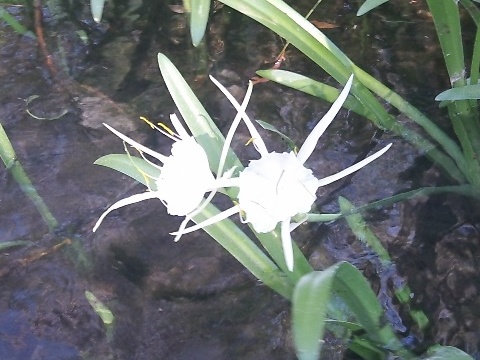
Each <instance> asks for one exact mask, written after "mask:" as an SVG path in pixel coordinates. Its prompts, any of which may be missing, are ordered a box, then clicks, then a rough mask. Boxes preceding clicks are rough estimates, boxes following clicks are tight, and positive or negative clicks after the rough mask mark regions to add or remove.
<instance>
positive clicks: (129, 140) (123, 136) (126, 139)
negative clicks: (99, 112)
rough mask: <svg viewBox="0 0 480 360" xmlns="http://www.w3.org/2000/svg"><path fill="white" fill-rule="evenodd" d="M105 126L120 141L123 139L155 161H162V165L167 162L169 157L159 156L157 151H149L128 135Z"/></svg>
mask: <svg viewBox="0 0 480 360" xmlns="http://www.w3.org/2000/svg"><path fill="white" fill-rule="evenodd" d="M103 125H105V127H106V128H107V129H108V130H110V131H111V132H113V133H114V134H115V135H117V136H118V137H119V138H120V139H122V140H123V141H125V142H126V143H127V144H130V145H132V146H133V147H134V148H136V149H138V150H140V151H143V152H144V153H145V154H148V155H150V156H153V157H154V158H155V159H158V160H160V161H161V162H162V163H164V162H165V160H166V159H167V156H164V155H162V154H159V153H157V152H156V151H153V150H151V149H149V148H148V147H146V146H143V145H142V144H139V143H138V142H136V141H135V140H132V139H130V138H129V137H128V136H126V135H123V134H122V133H121V132H119V131H117V130H115V129H114V128H112V127H111V126H110V125H108V124H105V123H104V124H103Z"/></svg>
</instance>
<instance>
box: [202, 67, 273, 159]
mask: <svg viewBox="0 0 480 360" xmlns="http://www.w3.org/2000/svg"><path fill="white" fill-rule="evenodd" d="M210 79H211V80H212V82H213V83H214V84H215V85H217V87H218V88H219V89H220V91H221V92H222V93H223V94H224V95H225V96H226V98H227V99H228V100H229V101H230V103H231V104H232V105H233V107H234V108H235V110H237V111H238V113H239V114H240V115H241V116H242V117H243V120H244V121H245V125H247V128H248V131H249V132H250V135H251V136H252V141H253V144H254V145H255V148H256V149H257V151H258V152H259V153H260V155H261V156H263V155H266V154H267V153H268V150H267V147H266V146H265V143H264V142H263V139H262V137H261V136H260V134H259V132H258V131H257V129H256V128H255V126H254V125H253V123H252V121H251V120H250V118H249V117H248V115H247V114H246V113H245V111H244V110H242V107H241V106H240V104H239V103H238V101H237V100H236V99H235V98H234V97H233V96H232V94H230V93H229V92H228V90H227V89H226V88H225V87H224V86H223V85H222V84H220V83H219V82H218V81H217V80H216V79H215V78H214V77H212V76H210Z"/></svg>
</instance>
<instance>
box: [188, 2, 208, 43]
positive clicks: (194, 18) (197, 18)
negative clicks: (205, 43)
mask: <svg viewBox="0 0 480 360" xmlns="http://www.w3.org/2000/svg"><path fill="white" fill-rule="evenodd" d="M191 7H192V8H191V13H190V35H191V37H192V44H193V46H195V47H197V46H198V45H199V44H200V42H201V41H202V39H203V37H204V35H205V30H206V28H207V23H208V16H209V14H210V0H192V3H191Z"/></svg>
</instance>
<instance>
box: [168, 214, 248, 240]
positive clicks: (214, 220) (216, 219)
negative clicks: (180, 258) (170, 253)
mask: <svg viewBox="0 0 480 360" xmlns="http://www.w3.org/2000/svg"><path fill="white" fill-rule="evenodd" d="M239 212H240V208H239V207H238V206H233V207H231V208H230V209H228V210H225V211H222V212H221V213H219V214H217V215H215V216H212V217H211V218H208V219H207V220H205V221H203V222H201V223H199V224H196V225H194V226H190V227H189V228H186V229H183V231H182V232H180V231H175V232H173V233H170V235H175V239H174V240H175V241H178V240H179V239H180V237H181V236H182V235H185V234H188V233H191V232H194V231H196V230H199V229H203V228H204V227H206V226H209V225H213V224H215V223H217V222H220V221H222V220H225V219H226V218H228V217H230V216H232V215H234V214H237V213H239Z"/></svg>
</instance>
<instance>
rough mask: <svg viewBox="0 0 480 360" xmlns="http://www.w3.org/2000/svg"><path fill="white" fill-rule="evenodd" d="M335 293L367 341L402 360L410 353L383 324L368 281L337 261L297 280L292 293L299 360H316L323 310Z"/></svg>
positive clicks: (320, 339) (391, 330) (324, 317)
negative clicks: (326, 267)
mask: <svg viewBox="0 0 480 360" xmlns="http://www.w3.org/2000/svg"><path fill="white" fill-rule="evenodd" d="M334 293H336V294H338V295H339V296H340V297H341V298H342V299H343V300H344V301H345V303H346V304H347V306H348V307H349V308H350V310H351V311H352V312H353V313H354V314H355V316H356V318H357V322H358V323H359V324H360V325H361V326H363V328H364V329H365V331H366V333H367V335H368V339H369V340H370V342H372V343H375V344H378V345H379V349H381V348H382V347H384V348H385V349H390V350H391V351H392V352H395V353H396V354H397V355H400V356H402V358H404V359H409V358H412V356H411V355H410V354H409V353H408V352H407V351H406V350H404V349H403V346H402V344H401V342H400V341H399V340H398V339H397V337H396V336H395V334H394V332H393V329H392V327H391V326H390V325H389V324H388V323H385V321H384V317H383V310H382V307H381V306H380V304H379V302H378V300H377V298H376V296H375V294H374V293H373V291H372V289H371V288H370V285H369V283H368V281H367V280H366V279H365V278H364V277H363V275H362V273H361V272H360V271H359V270H357V269H356V268H355V267H354V266H353V265H351V264H349V263H347V262H341V263H338V264H336V265H333V266H331V267H329V268H328V269H326V270H324V271H315V272H311V273H309V274H307V275H305V276H304V277H302V278H301V279H300V281H299V282H298V283H297V285H296V287H295V289H294V293H293V301H292V305H293V314H292V316H293V331H294V339H295V347H296V349H297V355H298V357H299V359H300V360H317V359H318V357H319V355H320V351H321V347H322V342H323V341H322V339H323V334H324V328H325V320H326V315H327V312H326V309H327V306H328V302H329V301H330V298H331V296H332V294H334Z"/></svg>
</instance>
